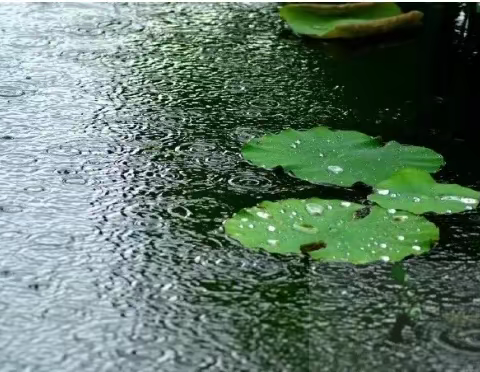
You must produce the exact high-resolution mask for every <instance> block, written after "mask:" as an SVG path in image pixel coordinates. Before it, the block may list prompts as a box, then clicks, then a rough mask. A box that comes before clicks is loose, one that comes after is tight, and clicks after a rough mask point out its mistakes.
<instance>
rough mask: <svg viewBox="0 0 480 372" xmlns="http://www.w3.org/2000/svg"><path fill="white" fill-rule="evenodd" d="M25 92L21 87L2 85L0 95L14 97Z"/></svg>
mask: <svg viewBox="0 0 480 372" xmlns="http://www.w3.org/2000/svg"><path fill="white" fill-rule="evenodd" d="M24 94H25V92H24V91H23V90H22V89H20V88H15V87H11V86H0V97H6V98H13V97H20V96H23V95H24Z"/></svg>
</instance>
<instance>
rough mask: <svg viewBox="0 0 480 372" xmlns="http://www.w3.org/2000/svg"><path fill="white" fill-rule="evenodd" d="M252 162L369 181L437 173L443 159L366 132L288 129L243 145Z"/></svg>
mask: <svg viewBox="0 0 480 372" xmlns="http://www.w3.org/2000/svg"><path fill="white" fill-rule="evenodd" d="M242 153H243V155H244V157H245V158H246V159H247V160H249V161H251V162H252V163H253V164H255V165H258V166H261V167H264V168H273V167H276V166H282V167H283V168H284V169H285V170H287V171H290V172H291V173H293V174H294V175H295V176H296V177H298V178H302V179H304V180H307V181H310V182H316V183H331V184H336V185H341V186H350V185H352V184H354V183H355V182H357V181H362V182H364V183H366V184H369V185H375V184H377V183H378V182H380V181H382V180H385V179H387V178H389V177H390V176H391V175H392V174H393V173H395V172H396V171H398V170H400V169H403V168H408V167H412V168H418V169H422V170H425V171H427V172H432V173H433V172H436V171H437V170H438V169H439V168H440V167H441V166H442V165H443V164H444V162H443V158H442V156H441V155H439V154H437V153H436V152H435V151H433V150H430V149H427V148H425V147H418V146H404V145H401V144H399V143H398V142H395V141H391V142H388V143H387V144H386V145H384V146H382V144H381V143H379V142H378V141H377V140H375V139H373V138H372V137H370V136H367V135H366V134H363V133H360V132H354V131H332V130H329V129H327V128H325V127H317V128H313V129H310V130H307V131H296V130H291V129H288V130H285V131H283V132H281V133H279V134H275V135H267V136H264V137H261V138H257V139H253V140H251V141H250V142H248V143H247V144H246V145H245V146H244V147H243V149H242Z"/></svg>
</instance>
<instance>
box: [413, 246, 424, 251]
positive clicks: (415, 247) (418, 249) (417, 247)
mask: <svg viewBox="0 0 480 372" xmlns="http://www.w3.org/2000/svg"><path fill="white" fill-rule="evenodd" d="M412 249H414V250H416V251H420V250H421V249H422V248H421V247H420V246H418V245H412Z"/></svg>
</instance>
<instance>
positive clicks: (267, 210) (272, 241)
mask: <svg viewBox="0 0 480 372" xmlns="http://www.w3.org/2000/svg"><path fill="white" fill-rule="evenodd" d="M368 212H369V213H368ZM225 231H226V233H227V234H228V235H229V236H230V237H232V238H234V239H236V240H238V241H239V242H240V243H242V244H243V245H244V246H246V247H249V248H252V249H264V250H267V251H269V252H272V253H283V254H288V253H303V254H308V255H310V256H311V257H312V258H314V259H318V260H324V261H346V262H351V263H354V264H363V263H367V262H371V261H377V260H383V261H391V262H395V261H399V260H402V259H403V258H405V257H406V256H409V255H412V254H413V255H418V254H422V253H425V252H427V251H428V250H429V249H430V247H431V245H432V243H433V242H435V241H436V240H438V236H439V235H438V229H437V228H436V226H435V225H434V224H432V223H431V222H429V221H428V220H427V219H425V218H424V217H421V216H415V215H413V214H410V213H393V214H392V213H389V212H388V211H387V210H385V209H382V208H379V207H373V208H371V209H368V208H366V207H365V206H363V205H360V204H355V203H350V202H345V201H340V200H322V199H317V198H312V199H306V200H299V199H286V200H282V201H278V202H269V201H264V202H262V203H260V204H259V205H258V206H256V207H253V208H246V209H242V210H241V211H240V212H239V213H237V214H236V215H235V216H233V217H232V218H230V219H229V220H227V221H226V222H225Z"/></svg>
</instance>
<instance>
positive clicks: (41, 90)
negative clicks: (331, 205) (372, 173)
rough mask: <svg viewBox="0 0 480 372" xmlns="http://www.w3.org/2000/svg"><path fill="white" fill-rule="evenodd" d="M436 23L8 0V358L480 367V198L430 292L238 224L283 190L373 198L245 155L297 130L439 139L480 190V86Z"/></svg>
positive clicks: (418, 269) (448, 221)
mask: <svg viewBox="0 0 480 372" xmlns="http://www.w3.org/2000/svg"><path fill="white" fill-rule="evenodd" d="M432 27H433V26H432ZM432 32H433V35H434V36H435V35H438V33H435V29H433V31H432ZM432 32H431V33H432ZM428 33H429V31H428V28H426V29H425V31H424V32H423V33H421V34H420V35H419V36H418V37H417V38H416V39H414V40H413V41H408V40H407V41H405V40H403V41H399V42H397V43H394V45H387V46H385V45H383V46H377V47H368V48H357V49H355V50H351V49H349V50H345V49H343V48H341V47H336V46H330V47H328V48H325V47H321V46H319V45H318V44H312V43H305V42H304V41H302V40H300V39H297V38H295V37H294V36H292V35H290V34H289V33H288V32H285V31H283V24H282V22H281V21H280V20H279V18H278V16H277V13H276V7H275V5H273V4H267V5H265V4H264V5H262V4H249V5H248V4H243V5H241V4H201V5H194V4H108V3H105V4H101V3H95V4H71V3H69V4H42V3H35V4H13V5H12V4H2V5H1V6H0V128H1V133H0V147H1V152H0V188H1V193H0V371H1V372H7V371H9V372H21V371H29V372H30V371H31V372H44V371H45V372H47V371H48V372H57V371H58V372H60V371H61V372H68V371H92V372H100V371H112V372H116V371H129V372H130V371H142V372H147V371H152V372H153V371H155V372H160V371H166V372H168V371H234V372H239V371H259V372H265V371H421V372H428V371H455V372H456V371H462V372H471V371H480V262H479V259H480V255H479V254H478V252H479V248H480V237H479V236H480V216H479V213H478V211H472V212H470V213H465V214H459V215H454V216H446V217H442V218H436V219H435V222H437V223H438V224H439V225H440V226H441V228H442V237H441V242H440V244H439V245H438V246H437V247H435V248H434V249H433V250H432V252H431V253H430V254H428V255H425V256H423V257H418V258H412V259H409V260H407V261H406V264H405V266H406V268H407V270H408V273H409V276H410V284H409V288H405V287H402V286H401V285H398V284H396V283H395V282H394V280H393V279H392V277H391V274H390V270H391V266H390V265H388V264H385V263H377V264H372V265H368V266H363V267H353V266H351V265H344V264H323V263H312V264H307V265H306V264H305V263H304V262H302V261H301V260H299V259H298V258H295V257H294V258H289V257H272V256H269V255H267V254H262V253H252V252H250V251H249V250H247V249H243V248H241V247H239V246H238V245H237V244H235V243H234V242H232V241H229V240H227V239H225V238H224V236H223V234H222V232H221V231H219V230H218V228H219V227H221V223H222V221H223V220H224V219H225V218H227V217H228V216H230V215H231V214H232V213H233V212H234V211H236V210H238V209H239V208H242V207H248V206H252V205H254V204H255V203H257V202H258V201H259V200H261V199H270V200H276V199H280V198H285V197H292V196H298V195H301V196H305V197H308V196H320V197H325V198H334V197H340V196H341V197H344V198H348V199H351V200H359V198H360V197H361V196H359V195H358V193H357V192H354V191H348V190H347V191H344V190H337V189H333V191H332V189H329V188H325V187H320V186H312V185H309V184H307V183H303V182H300V181H295V180H293V179H291V178H289V177H286V176H282V175H279V174H275V173H274V172H269V171H266V170H262V169H258V168H256V167H253V166H250V165H249V164H247V163H245V162H244V161H242V159H241V157H240V155H239V153H240V147H241V145H242V143H243V142H245V141H246V140H247V139H249V138H250V137H251V136H253V135H259V134H263V133H266V132H275V131H279V130H282V129H285V128H288V127H292V128H296V129H302V128H304V129H307V128H310V127H312V126H315V125H318V124H327V125H329V126H331V127H333V128H341V129H356V130H360V131H363V132H366V133H368V134H371V135H381V136H382V137H383V138H384V139H385V140H390V139H397V140H399V141H401V142H403V143H410V144H417V145H425V146H429V147H431V148H434V149H435V150H436V151H439V152H441V153H442V154H443V155H444V156H445V157H446V160H447V166H446V167H445V168H444V169H443V170H442V171H441V172H440V173H439V175H438V177H437V178H438V179H441V180H443V181H448V182H455V183H461V184H463V185H464V186H468V187H473V188H476V189H480V171H479V167H478V158H479V157H478V155H479V149H478V147H479V146H478V138H479V136H478V133H479V129H478V128H479V127H480V126H479V125H478V124H476V123H477V122H476V121H475V124H476V126H475V125H473V119H472V123H470V121H469V120H470V114H469V110H473V111H474V112H478V110H477V107H476V105H478V102H479V101H478V100H476V101H475V102H473V101H474V99H476V98H477V97H476V96H474V95H473V96H472V92H476V91H477V87H478V85H476V86H475V87H474V88H475V89H473V88H472V89H470V88H468V82H471V80H472V79H474V78H471V77H470V76H469V75H468V68H467V67H468V66H467V65H466V64H465V60H464V59H461V58H463V57H462V55H461V53H460V54H459V53H457V51H458V50H460V49H461V48H460V47H459V46H458V45H456V44H455V42H454V41H455V40H454V41H452V42H451V43H450V41H449V42H448V43H447V42H445V43H444V44H445V45H447V47H445V48H439V47H438V44H439V39H440V40H441V42H443V40H444V39H441V38H440V37H434V38H433V39H430V41H428V39H426V38H427V37H428ZM425 40H427V42H425ZM432 40H433V41H432ZM449 45H453V46H455V48H457V49H455V50H454V51H452V50H450V49H449V47H448V46H449ZM452 48H453V47H452ZM457 57H458V59H456V58H457ZM455 74H457V75H455ZM458 74H460V75H458ZM452 76H453V78H452ZM458 76H460V77H458ZM459 79H460V80H459ZM459 81H460V82H459ZM462 82H463V83H462ZM462 84H463V85H462ZM468 89H470V90H468ZM477 94H478V93H477ZM458 97H460V98H461V99H459V98H458ZM462 97H463V98H462ZM455 99H457V100H459V101H461V102H460V103H459V102H455ZM470 99H471V100H472V103H471V104H470V103H469V102H470V101H469V100H470ZM462 105H463V106H462ZM472 107H473V109H472Z"/></svg>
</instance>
